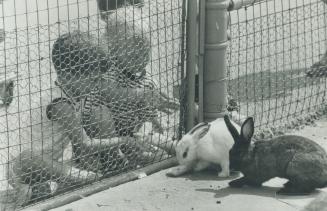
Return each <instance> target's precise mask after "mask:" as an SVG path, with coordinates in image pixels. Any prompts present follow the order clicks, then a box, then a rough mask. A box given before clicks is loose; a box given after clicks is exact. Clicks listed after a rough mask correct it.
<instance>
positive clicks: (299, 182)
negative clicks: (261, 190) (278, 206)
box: [224, 115, 327, 195]
mask: <svg viewBox="0 0 327 211" xmlns="http://www.w3.org/2000/svg"><path fill="white" fill-rule="evenodd" d="M224 120H225V123H226V125H227V128H228V129H229V131H230V133H231V134H232V136H233V138H234V142H235V143H234V145H233V147H232V149H231V150H230V153H229V154H230V156H229V157H230V165H231V168H233V169H234V170H236V171H240V172H242V173H243V175H244V176H243V177H241V178H239V179H236V180H233V181H231V182H230V183H229V185H230V186H231V187H242V186H244V185H249V186H255V187H259V186H261V185H262V183H263V182H265V181H268V180H269V179H271V178H274V177H281V178H286V179H288V180H289V181H288V182H287V183H285V184H284V187H283V188H282V189H280V190H279V191H278V192H277V193H278V194H285V195H286V194H289V195H302V194H308V193H310V192H312V191H313V190H315V189H316V188H323V187H326V185H327V154H326V151H325V150H324V149H323V148H322V147H321V146H320V145H318V144H316V143H315V142H313V141H312V140H310V139H308V138H305V137H301V136H295V135H283V136H279V137H276V138H273V139H272V140H269V141H256V142H255V143H254V144H251V138H252V136H253V133H254V120H253V118H252V117H248V118H247V119H246V120H245V122H244V123H243V125H242V127H241V132H240V133H239V132H238V131H237V130H236V129H235V127H234V126H233V125H232V124H231V121H230V119H229V117H228V116H227V115H226V116H225V117H224Z"/></svg>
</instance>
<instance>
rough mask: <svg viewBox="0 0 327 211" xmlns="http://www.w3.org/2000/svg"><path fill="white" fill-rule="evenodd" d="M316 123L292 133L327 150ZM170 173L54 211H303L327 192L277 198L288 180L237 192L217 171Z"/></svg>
mask: <svg viewBox="0 0 327 211" xmlns="http://www.w3.org/2000/svg"><path fill="white" fill-rule="evenodd" d="M316 124H317V125H316V126H307V127H305V128H303V129H301V130H300V131H294V132H292V133H293V134H298V135H303V136H306V137H309V138H312V139H313V140H316V141H317V142H318V143H320V144H321V145H322V146H324V147H325V149H327V119H326V118H325V119H322V120H319V121H317V122H316ZM166 172H167V170H163V171H160V172H158V173H155V174H153V175H150V176H147V177H144V178H142V179H139V180H136V181H133V182H128V183H125V184H123V185H120V186H117V187H114V188H110V189H108V190H105V191H103V192H100V193H97V194H94V195H91V196H89V197H86V198H83V199H81V200H78V201H75V202H73V203H70V204H67V205H65V206H62V207H60V208H56V209H53V210H55V211H84V210H85V211H89V210H92V211H97V210H113V211H129V210H132V211H146V210H149V211H154V210H162V211H171V210H172V211H174V210H176V211H183V210H206V211H210V210H219V211H234V210H235V211H239V210H246V211H256V210H258V211H259V210H260V211H277V210H278V211H295V210H303V208H304V207H305V206H307V205H308V204H309V203H311V202H312V201H313V199H314V198H316V197H317V196H318V195H319V193H324V192H327V188H326V189H322V190H317V191H316V192H314V193H313V194H311V195H308V196H280V195H276V191H277V190H278V188H279V187H281V186H282V184H283V183H284V182H285V181H286V180H283V179H279V178H275V179H273V180H271V181H269V182H267V183H265V184H264V187H262V188H250V187H245V188H242V189H233V188H230V187H228V182H229V181H230V180H231V179H232V178H229V179H219V178H217V176H216V173H215V172H199V173H193V174H190V175H186V176H184V177H179V178H169V177H167V176H166V175H165V173H166ZM235 177H237V176H234V177H233V178H235ZM325 200H326V199H325ZM324 209H327V206H325V207H324V208H321V207H320V208H315V209H311V210H310V211H313V210H317V211H322V210H324Z"/></svg>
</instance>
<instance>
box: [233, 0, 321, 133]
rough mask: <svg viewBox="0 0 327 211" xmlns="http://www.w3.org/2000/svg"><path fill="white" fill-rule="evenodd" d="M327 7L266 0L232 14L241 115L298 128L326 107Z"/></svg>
mask: <svg viewBox="0 0 327 211" xmlns="http://www.w3.org/2000/svg"><path fill="white" fill-rule="evenodd" d="M326 11H327V10H326V5H325V4H324V3H323V2H322V1H319V0H287V1H284V0H283V1H282V0H271V1H267V0H264V1H259V2H257V3H254V4H253V5H248V6H246V7H243V8H241V9H239V10H236V11H231V12H230V13H229V15H230V28H229V32H230V35H231V42H230V46H229V49H228V55H227V58H228V62H229V66H228V77H229V82H228V92H229V94H230V95H231V96H232V98H233V99H234V100H235V101H237V102H238V104H239V114H240V116H239V117H240V118H241V117H242V116H254V117H255V119H256V126H257V127H258V128H260V129H262V130H266V129H267V128H273V129H276V128H278V127H284V126H287V127H295V126H298V123H299V121H300V120H301V121H302V119H307V120H308V121H309V120H310V115H311V116H314V115H315V112H317V111H318V110H319V109H320V108H322V107H323V106H325V103H326V102H325V96H326V77H324V76H323V74H322V73H323V72H325V73H326V66H325V64H326V63H325V64H323V63H324V60H325V57H326V56H325V55H324V54H325V52H326V37H327V34H326V32H327V25H326V21H327V19H326V18H327V16H326ZM320 60H321V61H320ZM319 61H320V62H319ZM317 66H320V67H321V68H320V69H319V71H318V70H317V68H316V67H317ZM313 73H315V74H313ZM318 73H319V74H318ZM268 130H269V129H268ZM270 131H271V130H270ZM272 132H274V131H272Z"/></svg>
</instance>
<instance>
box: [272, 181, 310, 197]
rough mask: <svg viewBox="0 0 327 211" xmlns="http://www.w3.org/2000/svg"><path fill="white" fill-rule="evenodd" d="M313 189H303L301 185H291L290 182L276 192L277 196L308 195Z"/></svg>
mask: <svg viewBox="0 0 327 211" xmlns="http://www.w3.org/2000/svg"><path fill="white" fill-rule="evenodd" d="M313 190H314V188H312V187H305V186H303V185H298V184H293V183H291V182H290V181H288V182H287V183H285V184H284V187H283V188H281V189H279V190H278V191H277V194H279V195H298V196H300V195H308V194H310V193H311V192H312V191H313Z"/></svg>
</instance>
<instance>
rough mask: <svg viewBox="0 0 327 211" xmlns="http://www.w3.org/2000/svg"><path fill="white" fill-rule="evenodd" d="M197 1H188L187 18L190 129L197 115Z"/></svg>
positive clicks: (187, 86) (187, 101) (187, 125)
mask: <svg viewBox="0 0 327 211" xmlns="http://www.w3.org/2000/svg"><path fill="white" fill-rule="evenodd" d="M197 5H198V3H197V1H196V0H188V1H187V19H186V29H187V31H186V34H187V36H186V49H187V57H186V86H185V88H186V103H187V104H186V118H185V120H186V122H185V129H186V131H189V130H190V129H191V128H192V127H193V125H194V117H195V115H196V114H195V109H194V105H195V102H194V100H195V71H196V63H197V55H198V52H197V34H198V26H197V14H198V8H197Z"/></svg>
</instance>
